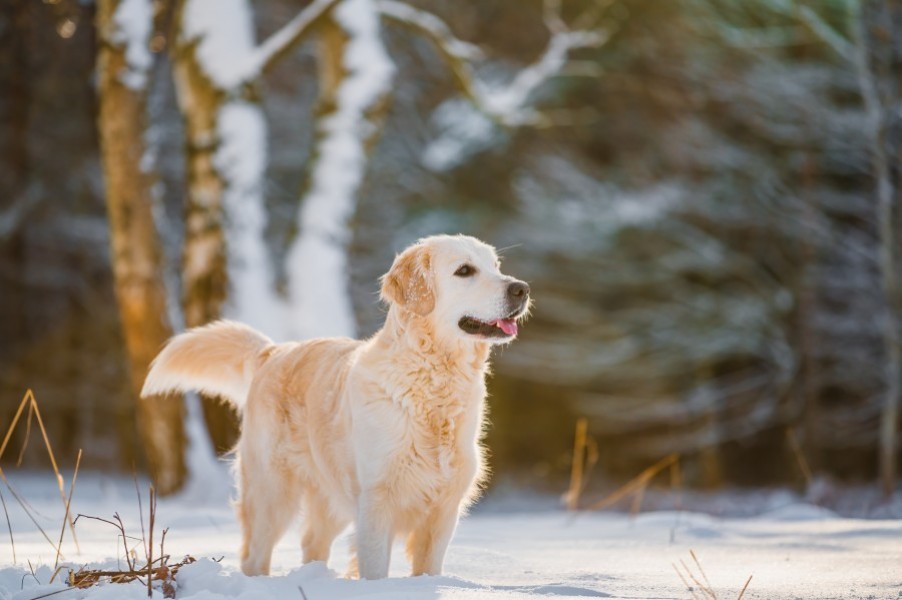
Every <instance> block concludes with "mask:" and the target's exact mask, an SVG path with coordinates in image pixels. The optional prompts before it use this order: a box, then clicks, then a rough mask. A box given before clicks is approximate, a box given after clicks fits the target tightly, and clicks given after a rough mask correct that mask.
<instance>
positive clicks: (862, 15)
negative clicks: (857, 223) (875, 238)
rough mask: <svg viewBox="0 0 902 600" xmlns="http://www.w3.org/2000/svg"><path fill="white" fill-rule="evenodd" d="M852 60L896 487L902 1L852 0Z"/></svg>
mask: <svg viewBox="0 0 902 600" xmlns="http://www.w3.org/2000/svg"><path fill="white" fill-rule="evenodd" d="M853 5H854V6H855V7H856V9H857V14H856V19H855V21H856V22H855V27H856V32H857V37H858V40H857V44H856V46H857V53H856V59H857V61H856V64H857V66H858V74H859V81H860V85H861V92H862V97H863V99H864V104H865V110H866V111H867V116H868V122H869V124H870V132H869V133H870V137H871V143H872V160H873V163H874V177H875V180H876V188H877V218H878V227H879V232H880V253H879V262H880V274H881V281H882V284H883V294H884V297H885V313H884V315H883V318H884V324H883V327H884V347H885V353H886V356H885V361H886V363H885V377H886V391H885V394H886V396H885V398H884V401H883V412H882V415H881V419H880V461H879V462H880V482H881V486H882V488H883V492H884V494H886V495H887V496H889V495H891V494H892V493H893V491H894V490H895V487H896V475H897V465H896V463H897V460H896V459H897V455H898V441H897V437H898V428H899V396H900V394H902V387H900V383H902V382H900V379H899V378H900V376H902V352H900V347H899V344H900V343H902V339H900V336H899V322H898V317H897V313H898V309H899V290H898V283H897V278H898V274H897V269H898V266H897V264H896V252H897V247H896V245H897V242H896V239H895V229H896V214H895V213H896V210H897V209H896V207H897V206H898V204H899V197H900V196H902V166H900V165H902V83H900V82H902V30H900V28H902V5H900V4H899V3H898V2H893V1H891V0H863V1H862V2H860V3H859V2H855V3H853Z"/></svg>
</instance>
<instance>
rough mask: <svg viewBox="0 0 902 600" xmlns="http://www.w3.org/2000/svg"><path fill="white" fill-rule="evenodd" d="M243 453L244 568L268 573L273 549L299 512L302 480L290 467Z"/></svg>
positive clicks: (249, 572)
mask: <svg viewBox="0 0 902 600" xmlns="http://www.w3.org/2000/svg"><path fill="white" fill-rule="evenodd" d="M248 458H249V457H247V456H242V457H241V465H240V469H241V473H240V487H241V491H240V499H239V500H238V503H237V508H238V516H239V519H240V520H241V529H242V537H243V542H242V545H241V570H242V571H243V572H244V574H245V575H268V574H269V563H270V560H271V559H272V551H273V548H274V547H275V545H276V543H277V542H278V541H279V539H280V538H281V537H282V535H283V534H284V533H285V530H286V529H287V528H288V525H289V524H290V523H291V521H292V519H293V518H294V517H295V516H296V515H297V514H298V510H299V508H300V500H301V491H302V488H301V482H300V479H299V478H298V477H297V476H296V475H295V474H293V473H291V472H288V471H287V470H274V469H273V468H272V466H271V465H268V466H267V467H263V466H262V465H260V464H255V463H256V461H254V460H253V459H251V460H248Z"/></svg>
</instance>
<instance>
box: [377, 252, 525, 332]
mask: <svg viewBox="0 0 902 600" xmlns="http://www.w3.org/2000/svg"><path fill="white" fill-rule="evenodd" d="M499 267H500V264H499V260H498V255H497V253H496V252H495V249H494V248H492V247H491V246H489V245H488V244H486V243H484V242H481V241H479V240H477V239H476V238H472V237H469V236H464V235H458V236H448V235H439V236H433V237H428V238H424V239H422V240H420V241H419V242H417V243H416V244H414V245H413V246H410V247H409V248H407V249H406V250H404V252H402V253H401V254H399V255H398V256H397V257H396V258H395V262H394V264H392V267H391V269H390V270H389V272H388V273H386V274H385V275H384V276H383V277H382V299H383V300H384V301H385V302H388V303H390V304H392V305H393V306H395V307H397V308H398V309H399V310H400V311H401V312H402V313H405V314H408V315H409V314H413V315H418V316H420V317H424V318H428V319H429V320H430V322H431V323H432V326H433V327H434V329H435V332H436V334H437V335H438V336H441V337H442V338H446V339H450V338H451V337H457V338H463V339H466V340H477V341H488V342H492V343H504V342H509V341H511V340H512V339H514V338H515V337H516V336H517V321H518V320H519V319H520V318H521V317H523V316H524V315H525V314H526V313H527V311H528V310H529V305H530V299H529V286H528V285H527V284H526V283H524V282H522V281H519V280H517V279H514V278H513V277H508V276H507V275H504V274H502V273H501V271H500V269H499Z"/></svg>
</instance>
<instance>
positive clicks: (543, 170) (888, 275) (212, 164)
mask: <svg viewBox="0 0 902 600" xmlns="http://www.w3.org/2000/svg"><path fill="white" fill-rule="evenodd" d="M900 99H902V7H900V6H899V5H898V3H896V2H890V1H889V0H862V1H860V2H859V1H857V0H822V1H817V2H815V1H809V2H803V1H798V0H668V1H662V0H591V1H590V0H560V1H559V0H547V1H546V2H544V3H542V2H539V1H535V0H528V1H519V0H518V1H513V0H481V1H480V2H466V3H460V2H455V3H451V2H442V1H440V0H314V1H313V2H309V3H304V4H303V5H299V4H298V3H294V2H288V1H285V0H257V1H255V2H250V1H249V0H153V1H151V0H97V1H90V0H89V1H79V0H6V1H5V2H4V3H3V9H2V11H0V122H2V128H0V424H4V425H3V428H4V429H5V427H6V425H5V424H7V423H9V422H10V421H11V420H12V418H13V416H14V414H15V411H16V409H17V407H18V406H19V401H20V399H21V398H22V395H23V394H24V392H25V390H26V389H27V388H32V389H34V391H35V394H36V397H37V399H38V402H39V405H40V407H41V411H42V416H43V419H44V422H45V424H46V426H47V429H48V432H49V434H50V437H51V439H53V440H54V445H55V448H56V450H57V453H58V454H59V455H60V457H61V460H62V462H64V463H65V464H69V463H70V462H71V461H73V460H74V456H75V454H76V453H77V451H78V449H79V448H83V449H84V452H85V455H84V459H83V465H84V466H90V467H93V468H97V469H121V470H123V471H125V472H129V471H130V470H131V469H132V468H133V465H139V467H140V468H142V469H143V468H147V469H149V471H150V472H151V474H152V475H153V476H154V479H155V480H156V482H157V485H158V487H159V488H160V489H161V490H162V491H164V492H168V491H174V490H177V489H179V488H180V487H181V486H182V484H183V483H184V481H185V478H186V477H187V476H188V471H187V467H186V462H185V448H186V437H185V435H186V434H185V427H184V414H185V408H184V405H183V404H182V402H181V401H180V399H177V398H169V399H162V400H161V399H155V400H153V401H151V402H138V401H137V400H136V398H135V397H136V390H137V389H138V388H139V386H140V383H141V381H142V380H143V376H144V373H145V371H146V365H147V363H148V362H149V360H150V358H151V357H152V356H153V355H154V354H155V353H156V351H157V350H158V349H159V347H160V345H161V344H162V342H163V341H164V340H165V339H166V338H167V337H168V336H169V335H171V334H172V332H174V331H178V330H180V329H182V328H183V327H185V326H194V325H199V324H203V323H206V322H208V321H210V320H213V319H215V318H219V317H222V316H225V317H230V318H235V319H239V320H243V321H245V322H248V323H250V324H252V325H254V326H256V327H258V328H260V329H262V330H263V331H265V332H266V333H267V334H269V335H270V336H272V337H274V338H276V339H299V338H306V337H312V336H317V335H353V336H366V335H369V334H371V333H372V332H373V331H375V330H376V329H377V328H378V327H379V326H380V324H381V321H382V319H383V316H384V307H382V306H381V305H380V303H379V301H378V295H377V285H378V284H377V279H378V277H379V276H380V275H381V274H382V273H384V272H385V271H386V270H387V267H388V265H390V263H391V260H392V257H393V256H394V253H395V252H397V251H399V250H400V249H402V248H403V247H405V246H406V245H408V244H409V243H411V242H412V241H414V240H415V239H417V238H418V237H420V236H423V235H428V234H433V233H440V232H448V233H457V232H464V233H468V234H471V235H475V236H477V237H480V238H483V239H485V240H487V241H488V242H490V243H492V244H494V245H495V246H496V247H498V248H500V249H502V254H503V255H504V264H505V270H506V271H507V272H509V273H512V274H515V275H516V276H517V277H520V278H523V279H525V280H527V281H529V283H530V285H531V287H532V290H533V295H534V297H535V299H536V305H535V310H534V314H533V316H532V317H531V319H530V320H529V322H528V323H527V324H526V326H525V327H524V328H523V329H522V332H521V335H520V339H519V340H517V341H516V342H515V343H514V344H513V345H511V346H510V347H509V348H506V349H504V350H502V351H499V352H496V357H495V368H494V372H495V373H494V377H493V378H492V380H491V384H490V393H491V398H490V405H491V420H492V426H491V428H490V430H489V432H488V445H489V447H490V448H491V462H492V466H493V470H494V471H495V473H496V475H495V481H496V482H498V481H508V482H513V483H514V484H516V485H523V486H531V487H553V486H557V485H559V483H560V482H561V481H563V480H564V478H565V477H566V474H567V472H568V470H569V468H570V461H571V455H572V446H573V430H574V423H575V421H576V419H577V418H578V417H581V416H584V417H587V419H588V424H589V434H590V436H591V438H592V440H594V443H595V444H597V459H598V466H597V470H598V471H600V473H601V474H602V475H603V477H601V478H600V479H599V481H617V480H622V479H625V478H628V477H630V476H632V475H634V474H635V473H636V472H638V471H640V470H642V469H643V468H645V467H647V466H648V465H649V464H652V463H654V462H655V461H658V460H660V459H661V458H663V457H665V456H668V455H671V454H674V453H676V454H678V455H680V457H681V464H682V466H683V468H682V472H683V478H684V480H685V481H686V482H687V483H688V484H690V485H694V486H699V487H718V486H722V485H725V484H732V485H748V486H752V485H754V486H763V485H797V484H801V483H804V482H805V481H806V478H808V479H807V480H808V481H809V482H810V477H812V476H813V477H824V478H832V479H834V480H836V481H840V482H848V483H854V482H879V483H880V484H881V486H882V488H883V490H884V492H886V493H889V492H890V491H892V490H893V489H895V485H896V483H895V474H896V471H897V462H898V457H899V447H898V442H897V439H896V438H897V434H898V429H899V425H898V420H899V419H898V406H899V395H900V352H899V318H898V316H899V309H900V303H899V293H898V289H897V283H896V282H897V280H898V276H899V253H900V247H899V241H898V235H896V232H897V231H898V229H899V228H898V226H899V214H898V213H899V210H898V205H899V198H900V197H902V116H900V115H902V110H900V109H902V102H900ZM202 406H203V417H204V419H205V423H206V425H207V428H208V431H209V433H210V437H211V439H212V441H213V443H214V444H215V446H216V448H217V450H218V451H219V452H224V451H225V450H227V449H228V448H229V446H230V445H231V444H232V442H233V441H234V439H235V438H234V436H235V419H234V416H233V415H231V414H230V413H229V412H228V411H227V410H225V409H223V408H221V407H218V406H217V405H216V403H215V402H212V401H209V400H208V399H205V400H204V401H203V404H202ZM25 435H26V432H25V429H24V428H19V429H17V430H16V432H15V434H14V436H13V439H12V442H11V443H12V444H13V445H12V446H11V447H12V448H18V447H19V446H20V445H21V444H22V443H23V442H24V437H25ZM173 449H175V450H176V451H173ZM16 458H17V457H16V453H15V452H7V453H6V455H4V456H3V461H4V463H8V462H13V461H15V460H16ZM22 459H23V461H24V463H25V464H26V465H27V466H35V467H41V466H45V461H46V458H45V456H44V454H43V452H42V449H41V448H40V447H39V446H38V445H36V444H32V445H31V446H30V447H29V448H28V449H27V450H26V452H25V453H24V455H23V456H22Z"/></svg>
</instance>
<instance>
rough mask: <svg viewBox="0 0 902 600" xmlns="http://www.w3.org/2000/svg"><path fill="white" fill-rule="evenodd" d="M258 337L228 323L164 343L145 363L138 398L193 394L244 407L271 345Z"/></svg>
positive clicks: (242, 326) (181, 335) (254, 331)
mask: <svg viewBox="0 0 902 600" xmlns="http://www.w3.org/2000/svg"><path fill="white" fill-rule="evenodd" d="M272 343H273V342H272V340H270V339H269V338H268V337H266V336H265V335H263V334H262V333H260V332H258V331H256V330H254V329H252V328H250V327H248V326H247V325H242V324H241V323H235V322H234V321H216V322H215V323H211V324H209V325H205V326H204V327H195V328H194V329H189V330H188V331H186V332H185V333H182V334H179V335H177V336H175V337H173V338H172V339H170V340H169V341H168V342H167V343H166V346H165V347H164V348H163V351H162V352H160V354H158V355H157V357H156V358H155V359H154V360H153V363H151V365H150V372H149V373H148V374H147V379H145V380H144V388H143V389H142V390H141V396H142V397H144V396H150V395H152V394H161V393H164V392H171V391H182V392H187V391H190V390H195V391H199V392H205V393H207V394H211V395H214V396H220V397H222V398H224V399H225V400H228V401H229V403H231V404H233V405H234V406H235V407H236V408H237V409H238V410H239V411H240V410H242V409H243V408H244V404H245V402H246V401H247V395H248V392H249V391H250V387H251V381H252V380H253V378H254V372H255V371H256V370H257V368H258V367H259V366H260V365H261V364H262V363H263V361H264V360H265V358H264V356H263V355H261V350H263V349H264V348H266V347H267V346H270V345H272Z"/></svg>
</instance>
